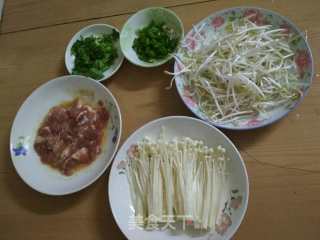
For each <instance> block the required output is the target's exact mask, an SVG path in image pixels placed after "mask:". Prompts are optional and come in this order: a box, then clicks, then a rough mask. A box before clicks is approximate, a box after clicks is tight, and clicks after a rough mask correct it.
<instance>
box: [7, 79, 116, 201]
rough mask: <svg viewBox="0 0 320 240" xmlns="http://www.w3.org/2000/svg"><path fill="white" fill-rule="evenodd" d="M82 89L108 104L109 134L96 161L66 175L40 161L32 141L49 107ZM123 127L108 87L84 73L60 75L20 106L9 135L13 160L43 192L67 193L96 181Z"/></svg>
mask: <svg viewBox="0 0 320 240" xmlns="http://www.w3.org/2000/svg"><path fill="white" fill-rule="evenodd" d="M81 92H85V93H87V94H88V96H87V97H88V98H90V100H92V101H94V102H96V101H98V100H101V101H102V102H103V103H104V104H105V106H106V108H107V110H108V112H109V116H110V118H109V120H108V125H107V134H105V139H104V140H103V146H102V152H101V153H100V154H99V155H98V156H97V159H95V161H93V162H92V163H91V164H90V165H89V166H87V167H85V168H83V169H81V170H79V171H77V172H76V173H74V174H73V175H71V176H64V175H62V174H61V173H60V172H59V171H56V170H54V169H52V168H50V167H48V166H47V165H45V164H42V163H41V161H40V158H39V156H38V155H37V153H36V152H35V150H34V148H33V144H34V140H35V137H36V134H37V130H38V128H39V125H40V123H41V121H42V120H43V119H44V117H45V115H46V114H47V113H48V111H49V109H50V108H51V107H53V106H55V105H58V104H60V103H61V102H64V101H70V100H72V99H74V98H75V97H77V96H79V93H81ZM80 96H82V95H80ZM121 130H122V121H121V114H120V109H119V106H118V103H117V101H116V99H115V98H114V97H113V95H112V94H111V92H110V91H109V90H108V89H107V88H106V87H104V86H103V85H102V84H100V83H99V82H96V81H93V80H92V79H90V78H87V77H83V76H76V75H70V76H63V77H59V78H56V79H53V80H51V81H49V82H47V83H45V84H44V85H42V86H40V87H39V88H38V89H36V90H35V91H34V92H33V93H32V94H31V95H30V96H29V97H28V98H27V99H26V100H25V102H24V103H23V104H22V106H21V107H20V109H19V111H18V113H17V115H16V117H15V120H14V122H13V125H12V129H11V135H10V153H11V158H12V162H13V165H14V167H15V169H16V171H17V173H18V174H19V175H20V177H21V178H22V179H23V180H24V181H25V182H26V183H27V184H28V185H29V186H30V187H32V188H33V189H35V190H37V191H39V192H41V193H45V194H49V195H65V194H69V193H73V192H77V191H79V190H81V189H83V188H85V187H87V186H89V185H90V184H91V183H93V182H94V181H95V180H96V179H97V178H98V177H99V176H101V175H102V174H103V172H104V171H105V170H106V168H107V167H108V166H109V164H110V163H111V161H112V159H113V157H114V155H115V153H116V150H117V148H118V145H119V141H120V136H121Z"/></svg>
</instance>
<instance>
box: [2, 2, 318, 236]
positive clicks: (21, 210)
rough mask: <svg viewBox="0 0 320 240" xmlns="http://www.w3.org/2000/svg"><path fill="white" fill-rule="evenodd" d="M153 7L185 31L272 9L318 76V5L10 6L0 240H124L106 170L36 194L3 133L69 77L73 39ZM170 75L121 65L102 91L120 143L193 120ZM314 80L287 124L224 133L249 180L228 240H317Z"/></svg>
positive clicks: (5, 23)
mask: <svg viewBox="0 0 320 240" xmlns="http://www.w3.org/2000/svg"><path fill="white" fill-rule="evenodd" d="M150 5H162V6H166V7H169V8H170V9H172V10H174V11H175V12H176V13H177V14H178V15H179V16H180V17H181V19H182V21H183V23H184V25H185V29H186V30H188V29H190V27H191V25H192V24H193V23H196V22H198V21H199V20H200V19H202V18H204V17H206V16H207V15H209V14H210V13H212V12H215V11H217V10H220V9H224V8H227V7H233V6H239V5H255V6H261V7H265V8H269V9H272V10H276V11H278V12H280V13H281V14H283V15H285V16H287V17H289V18H291V19H292V20H293V21H294V22H295V23H296V24H297V25H298V26H299V27H300V28H301V29H305V30H307V33H308V39H309V42H310V44H311V47H312V50H313V55H314V58H315V66H316V72H319V71H320V69H319V67H320V65H319V64H320V62H319V58H318V53H319V51H320V14H319V10H320V2H319V0H304V1H301V0H260V1H258V0H246V1H245V0H233V1H230V0H229V1H228V0H215V1H214V0H213V1H209V0H208V1H203V0H149V1H146V0H139V1H130V0H109V1H104V0H91V1H89V0H87V1H85V0H68V1H65V0H55V1H53V0H47V1H41V0H35V1H31V0H25V1H20V0H7V1H6V3H5V8H4V14H3V19H2V23H1V30H0V148H1V151H0V154H1V155H0V239H3V240H17V239H23V240H35V239H41V240H44V239H63V240H69V239H70V240H73V239H78V240H82V239H86V240H90V239H92V240H97V239H125V237H124V236H123V235H122V234H121V232H120V230H119V229H118V227H117V226H116V223H115V221H114V219H113V217H112V214H111V211H110V208H109V203H108V196H107V184H108V180H107V179H108V173H109V172H108V171H107V172H106V173H105V174H104V175H103V176H102V177H101V178H100V179H99V180H98V181H97V182H96V183H94V184H93V185H92V186H90V187H88V188H87V189H86V190H83V191H81V192H79V193H76V194H72V195H70V196H65V197H50V196H45V195H42V194H40V193H38V192H36V191H34V190H32V189H31V188H29V187H28V186H27V185H26V184H25V183H24V182H23V181H22V180H21V179H20V178H19V177H18V175H17V174H16V172H15V170H14V168H13V165H12V163H11V160H10V155H9V133H10V127H11V124H12V121H13V119H14V116H15V114H16V112H17V110H18V108H19V106H20V105H21V104H22V102H23V101H24V100H25V98H26V97H27V96H28V95H29V94H30V93H31V92H32V91H33V90H34V89H35V88H37V87H38V86H40V85H41V84H43V83H45V82H46V81H48V80H50V79H52V78H55V77H57V76H60V75H64V74H67V72H66V69H65V67H64V50H65V47H66V44H67V43H68V41H69V39H70V38H71V36H72V35H73V34H74V33H75V32H77V31H78V30H79V29H80V28H82V27H84V26H86V25H89V24H92V23H109V24H113V25H115V26H117V27H118V28H121V26H122V25H123V23H124V22H125V21H126V19H127V18H128V17H129V16H130V14H132V13H133V12H135V11H137V10H138V9H141V8H144V7H147V6H150ZM171 67H172V66H170V65H165V66H163V67H159V68H156V69H142V68H138V67H135V66H133V65H132V64H129V63H128V62H125V63H124V65H123V66H122V67H121V69H120V71H119V72H118V73H117V74H116V75H115V76H114V77H113V78H112V79H110V81H107V82H106V83H105V85H106V86H107V87H108V88H109V89H111V91H112V92H113V93H114V95H115V97H116V98H117V99H118V101H119V104H120V108H121V110H122V114H123V120H124V121H123V127H124V131H123V135H122V141H124V140H125V139H126V138H127V137H128V135H129V134H130V133H132V132H133V131H134V130H135V129H136V128H138V127H140V126H141V125H143V124H144V123H146V122H148V121H150V120H152V119H155V118H159V117H163V116H168V115H191V113H190V112H189V111H188V110H187V108H186V107H185V106H184V104H183V103H182V101H181V100H180V98H179V96H178V95H177V93H176V91H175V89H173V90H171V91H168V90H165V87H166V86H167V85H168V83H169V77H167V76H166V75H164V74H163V71H164V70H165V69H170V68H171ZM318 78H319V77H316V78H315V79H314V82H313V84H312V87H311V90H310V92H309V94H308V95H307V97H306V98H305V99H304V101H303V103H302V104H301V105H300V106H299V107H298V108H297V109H296V110H295V111H293V112H291V113H290V114H289V115H288V116H287V117H286V118H284V119H283V120H281V121H279V122H277V123H275V124H273V125H272V126H269V127H265V128H263V129H259V130H253V131H243V132H232V131H225V132H226V134H227V135H228V136H229V137H230V138H231V139H232V140H233V141H234V142H235V144H236V145H237V146H238V147H239V149H240V151H241V154H242V156H243V157H244V159H245V162H246V165H247V169H248V173H249V179H250V192H251V194H250V200H249V208H248V211H247V214H246V217H245V220H244V222H243V224H242V225H241V227H240V229H239V231H238V232H237V233H236V235H235V237H234V239H247V240H248V239H252V240H256V239H272V240H276V239H279V240H283V239H290V240H301V239H308V240H317V239H320V144H319V143H320V83H319V79H318ZM49 97H50V96H49ZM26 127H28V126H26Z"/></svg>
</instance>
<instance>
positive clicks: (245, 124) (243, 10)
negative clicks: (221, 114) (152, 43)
mask: <svg viewBox="0 0 320 240" xmlns="http://www.w3.org/2000/svg"><path fill="white" fill-rule="evenodd" d="M248 16H251V17H250V19H251V21H253V22H255V23H256V24H258V25H265V24H268V25H272V26H274V27H275V28H283V29H285V31H286V32H287V33H288V34H292V35H294V36H296V40H295V41H292V42H291V43H290V48H291V49H292V50H293V52H294V54H295V57H294V58H295V63H296V65H297V68H298V72H299V74H300V79H299V81H301V87H300V92H301V93H302V96H301V97H300V98H298V99H297V100H295V101H293V102H292V103H291V104H289V105H288V106H286V105H279V106H278V107H276V108H273V109H272V110H270V111H266V112H265V113H259V114H258V115H244V116H243V117H241V118H235V120H234V121H227V122H226V123H223V122H222V123H221V122H216V121H214V120H212V119H211V118H210V116H208V115H207V114H206V113H205V112H204V111H202V109H201V108H200V106H199V102H198V99H197V97H196V95H195V94H193V93H192V87H191V86H189V84H188V81H186V78H185V77H184V75H183V74H181V75H178V76H177V77H176V78H175V83H176V87H177V90H178V93H179V95H180V97H181V99H182V100H183V102H184V103H185V105H186V106H187V107H188V108H189V109H190V110H191V111H192V112H193V113H194V114H195V115H196V116H197V117H199V118H201V119H202V120H205V121H207V122H209V123H211V124H212V125H215V126H216V127H220V128H226V129H232V130H249V129H255V128H260V127H264V126H267V125H269V124H272V123H274V122H276V121H278V120H280V119H281V118H283V117H285V116H286V115H287V114H288V113H289V112H290V111H292V110H293V109H294V108H296V107H297V106H298V104H299V103H300V102H301V101H302V100H303V98H304V96H305V95H306V94H307V92H308V90H309V88H310V86H311V82H312V79H313V77H314V64H313V57H312V52H311V49H310V47H309V45H308V42H307V40H306V38H305V37H304V35H303V33H302V32H301V31H300V30H299V29H298V27H297V26H296V25H295V24H294V23H293V22H291V21H290V20H289V19H287V18H286V17H284V16H282V15H280V14H279V13H276V12H274V11H271V10H268V9H263V8H258V7H235V8H229V9H224V10H221V11H218V12H215V13H213V14H212V15H210V16H208V17H206V18H204V19H203V20H201V21H200V22H199V23H196V24H195V26H194V27H195V28H198V29H199V28H200V26H201V28H202V30H201V32H202V35H203V36H202V37H204V38H206V36H210V35H212V34H216V33H219V32H225V31H226V26H227V25H228V24H229V23H230V22H232V21H236V19H241V18H243V17H248ZM194 35H195V30H194V28H193V29H191V30H190V31H189V32H188V33H187V34H186V36H185V38H184V40H183V44H185V45H186V47H184V48H185V49H186V50H187V51H189V52H191V51H193V50H194V49H195V48H196V47H197V46H196V45H197V44H196V41H194V40H193V36H194ZM178 56H181V55H179V53H178ZM174 69H175V72H179V71H180V70H181V69H180V66H179V63H178V62H175V66H174Z"/></svg>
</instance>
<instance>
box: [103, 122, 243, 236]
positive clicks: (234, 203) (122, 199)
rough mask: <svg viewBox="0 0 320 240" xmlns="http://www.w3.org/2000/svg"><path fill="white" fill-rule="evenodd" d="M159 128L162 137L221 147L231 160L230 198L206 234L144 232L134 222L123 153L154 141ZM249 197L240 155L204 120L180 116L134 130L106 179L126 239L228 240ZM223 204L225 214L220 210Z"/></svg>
mask: <svg viewBox="0 0 320 240" xmlns="http://www.w3.org/2000/svg"><path fill="white" fill-rule="evenodd" d="M161 127H164V128H165V133H166V137H167V138H168V139H171V138H173V137H182V136H186V137H190V138H194V139H200V140H203V141H204V143H205V144H206V145H207V146H212V147H213V146H217V145H219V144H220V145H222V146H223V147H224V148H225V149H226V152H227V156H228V157H229V158H230V159H231V161H230V164H229V167H230V169H229V171H230V183H229V184H230V195H229V196H228V198H227V199H223V200H224V201H222V202H223V203H224V204H223V207H221V210H220V218H221V217H222V220H223V221H222V223H221V224H220V225H219V226H217V228H216V230H218V232H219V233H218V232H217V231H216V230H213V231H212V232H210V233H205V234H203V233H202V234H199V233H196V232H188V233H183V232H179V233H178V232H172V231H170V230H163V231H160V230H155V231H145V230H142V229H139V228H138V227H137V226H136V225H135V223H134V221H135V218H134V213H133V207H132V205H131V201H130V193H129V186H128V183H127V178H126V174H125V170H124V168H125V164H126V161H125V159H126V154H127V150H128V149H129V147H130V146H131V145H132V144H135V143H137V142H138V141H139V140H141V139H142V138H143V137H145V136H148V137H150V138H152V139H155V138H157V137H158V136H159V134H160V131H161ZM248 197H249V183H248V175H247V171H246V168H245V165H244V162H243V160H242V158H241V156H240V153H239V152H238V150H237V149H236V147H235V146H234V145H233V143H232V142H231V141H230V140H229V139H228V138H227V137H226V136H225V135H224V134H223V133H222V132H221V131H219V130H218V129H217V128H215V127H213V126H211V125H210V124H207V123H205V122H204V121H201V120H198V119H195V118H191V117H184V116H172V117H165V118H160V119H157V120H154V121H152V122H149V123H147V124H146V125H144V126H143V127H141V128H140V129H138V130H136V131H135V132H134V133H133V134H132V135H131V136H130V137H129V138H128V139H127V140H126V142H125V143H124V144H123V145H122V147H121V148H120V150H119V152H118V154H117V156H116V157H115V160H114V162H113V164H112V168H111V173H110V177H109V201H110V206H111V209H112V213H113V216H114V218H115V220H116V222H117V224H118V226H119V228H120V229H121V231H122V232H123V233H124V235H125V236H126V237H127V238H128V239H130V240H149V239H150V240H151V239H152V240H164V239H177V240H178V239H197V240H200V239H201V240H208V239H209V240H210V239H212V240H213V239H214V240H222V239H230V238H231V236H232V235H233V234H234V233H235V232H236V230H237V229H238V227H239V225H240V223H241V221H242V219H243V217H244V215H245V212H246V209H247V205H248ZM225 203H226V205H227V207H226V209H225V212H224V213H223V208H224V206H225Z"/></svg>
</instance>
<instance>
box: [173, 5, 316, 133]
mask: <svg viewBox="0 0 320 240" xmlns="http://www.w3.org/2000/svg"><path fill="white" fill-rule="evenodd" d="M304 35H305V34H304V32H302V31H301V30H299V29H298V28H297V26H296V25H295V24H294V23H293V22H291V21H290V20H289V19H287V18H286V17H284V16H282V15H280V14H278V13H276V12H273V11H270V10H267V9H262V8H257V7H237V8H231V9H226V10H222V11H219V12H216V13H213V14H212V15H210V16H208V17H206V18H205V19H203V20H202V21H200V22H199V23H197V24H195V25H194V27H193V29H191V30H190V32H188V33H187V34H186V37H185V38H184V40H183V41H182V42H181V47H180V48H179V50H178V53H177V55H176V62H175V67H174V75H175V83H176V87H177V90H178V92H179V94H180V96H181V98H182V100H183V101H184V103H185V105H186V106H187V107H188V108H189V109H190V110H191V111H192V112H193V113H194V114H195V115H196V116H198V117H199V118H201V119H203V120H205V121H207V122H209V123H211V124H213V125H215V126H217V127H221V128H226V129H233V130H247V129H254V128H259V127H263V126H266V125H269V124H272V123H274V122H275V121H278V120H279V119H281V118H282V117H284V116H286V115H287V114H288V113H289V112H290V111H291V110H293V109H294V108H295V107H296V106H297V105H298V104H299V103H300V102H301V101H302V100H303V98H304V96H305V95H306V94H307V92H308V89H309V88H310V85H311V82H312V79H313V76H314V65H313V58H312V53H311V49H310V47H309V45H308V42H307V40H306V38H305V36H304Z"/></svg>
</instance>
